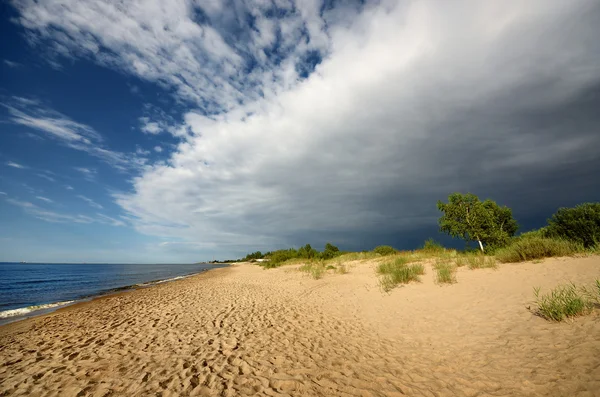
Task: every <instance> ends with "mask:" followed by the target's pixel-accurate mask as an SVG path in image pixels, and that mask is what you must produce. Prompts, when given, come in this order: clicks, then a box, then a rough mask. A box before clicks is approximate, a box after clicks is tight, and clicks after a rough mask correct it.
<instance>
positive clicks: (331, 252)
mask: <svg viewBox="0 0 600 397" xmlns="http://www.w3.org/2000/svg"><path fill="white" fill-rule="evenodd" d="M341 254H342V253H341V252H340V249H339V248H338V247H336V246H335V245H333V244H330V243H327V244H325V250H324V251H323V252H322V253H321V254H320V257H321V258H322V259H332V258H335V257H336V256H340V255H341Z"/></svg>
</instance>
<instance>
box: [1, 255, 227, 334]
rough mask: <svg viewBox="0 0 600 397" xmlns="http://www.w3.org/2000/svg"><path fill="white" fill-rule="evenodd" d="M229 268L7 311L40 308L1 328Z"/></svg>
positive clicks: (6, 319) (4, 319) (13, 318)
mask: <svg viewBox="0 0 600 397" xmlns="http://www.w3.org/2000/svg"><path fill="white" fill-rule="evenodd" d="M229 266H232V265H220V264H219V265H218V267H216V266H215V267H213V268H208V269H202V270H201V271H199V272H196V273H191V274H187V275H182V276H176V277H172V278H167V279H157V280H151V281H146V282H143V283H137V284H131V285H124V286H122V287H115V288H111V289H109V290H104V291H99V292H98V293H95V294H90V295H86V296H83V297H81V298H78V299H74V300H71V301H66V302H51V303H43V304H38V305H31V306H26V307H22V308H15V309H7V310H4V311H3V312H9V311H13V310H26V309H29V308H32V307H40V309H36V310H32V311H29V312H26V313H25V314H23V315H14V316H7V317H1V318H0V328H2V327H5V326H7V325H9V324H14V323H17V322H22V321H25V320H31V319H35V318H38V317H43V316H47V315H50V314H52V313H56V312H58V311H60V310H65V309H68V308H70V307H72V306H77V305H80V304H86V303H89V302H92V301H95V300H97V299H102V298H105V297H110V296H114V295H118V294H123V293H129V292H134V291H136V290H140V289H146V288H151V287H154V286H158V285H161V284H165V283H173V282H176V281H179V280H183V279H186V278H190V277H195V276H198V275H202V274H204V273H206V272H208V271H211V270H213V271H214V270H218V269H225V268H227V267H229Z"/></svg>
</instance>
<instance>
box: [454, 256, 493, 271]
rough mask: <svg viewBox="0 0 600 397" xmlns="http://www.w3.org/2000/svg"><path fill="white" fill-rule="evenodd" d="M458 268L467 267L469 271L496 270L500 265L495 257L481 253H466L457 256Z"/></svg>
mask: <svg viewBox="0 0 600 397" xmlns="http://www.w3.org/2000/svg"><path fill="white" fill-rule="evenodd" d="M456 266H458V267H463V266H467V267H468V268H469V269H471V270H472V269H496V268H498V264H497V263H496V258H494V257H493V256H486V255H483V254H481V253H465V254H460V255H457V257H456Z"/></svg>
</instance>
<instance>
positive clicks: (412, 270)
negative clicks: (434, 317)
mask: <svg viewBox="0 0 600 397" xmlns="http://www.w3.org/2000/svg"><path fill="white" fill-rule="evenodd" d="M408 262H409V260H408V259H407V258H404V257H400V258H396V259H395V260H394V261H393V262H384V263H381V264H380V265H379V266H378V267H377V272H378V273H379V274H380V275H381V276H382V277H381V279H380V280H379V282H380V285H381V287H382V289H383V290H384V291H386V292H387V291H390V290H391V289H392V288H394V287H396V286H397V285H398V284H408V283H410V282H411V281H420V278H419V276H420V275H423V274H425V267H424V266H423V265H422V264H420V263H416V264H413V265H407V263H408Z"/></svg>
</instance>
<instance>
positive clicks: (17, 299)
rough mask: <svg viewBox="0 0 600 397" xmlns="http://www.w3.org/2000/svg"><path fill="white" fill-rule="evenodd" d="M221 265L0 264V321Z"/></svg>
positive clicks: (11, 319)
mask: <svg viewBox="0 0 600 397" xmlns="http://www.w3.org/2000/svg"><path fill="white" fill-rule="evenodd" d="M222 266H223V265H212V264H207V263H199V264H173V265H165V264H160V265H159V264H83V263H80V264H76V263H69V264H56V263H0V324H3V323H7V322H11V321H15V320H19V319H22V318H24V317H31V316H33V315H38V314H43V313H47V312H49V311H52V310H56V309H57V308H59V307H63V306H66V305H69V304H72V303H75V302H77V301H80V300H85V299H90V298H93V297H94V296H98V295H103V294H107V293H111V292H115V291H119V290H126V289H131V288H136V287H144V286H148V285H152V284H156V283H161V282H166V281H172V280H176V279H179V278H183V277H187V276H189V275H192V274H196V273H200V272H202V271H205V270H208V269H213V268H215V267H222Z"/></svg>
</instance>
